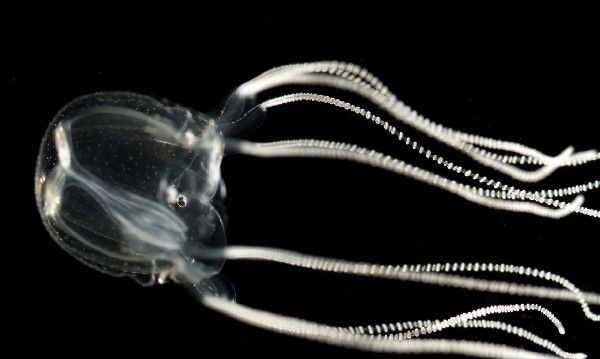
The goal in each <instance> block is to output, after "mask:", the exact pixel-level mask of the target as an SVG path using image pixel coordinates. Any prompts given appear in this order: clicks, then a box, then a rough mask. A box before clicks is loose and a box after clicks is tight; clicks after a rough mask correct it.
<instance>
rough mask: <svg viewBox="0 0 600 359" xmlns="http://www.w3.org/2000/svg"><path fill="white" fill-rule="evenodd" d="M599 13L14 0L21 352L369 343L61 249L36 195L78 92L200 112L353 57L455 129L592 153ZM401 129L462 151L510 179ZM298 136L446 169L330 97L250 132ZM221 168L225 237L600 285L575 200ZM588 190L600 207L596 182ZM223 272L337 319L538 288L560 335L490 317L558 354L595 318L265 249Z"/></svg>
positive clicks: (242, 288) (231, 165)
mask: <svg viewBox="0 0 600 359" xmlns="http://www.w3.org/2000/svg"><path fill="white" fill-rule="evenodd" d="M54 10H56V9H54ZM132 10H133V11H132ZM599 15H600V11H599V8H598V6H597V5H595V6H592V5H590V6H587V5H586V6H584V5H569V7H568V8H567V7H563V6H548V5H544V6H542V5H539V6H534V5H531V6H529V7H527V8H524V7H522V6H520V5H512V6H507V5H501V4H499V3H496V2H478V3H474V4H462V5H456V4H445V5H441V4H431V3H425V4H422V5H419V6H414V5H412V6H409V5H393V4H391V2H381V3H376V2H368V3H364V4H351V3H347V2H341V3H336V4H335V3H334V4H324V3H319V2H289V3H277V2H273V3H271V2H260V3H256V4H246V5H243V6H242V5H239V4H235V3H233V2H232V3H227V4H222V5H218V6H214V5H213V6H210V7H208V6H205V5H203V4H198V5H197V6H195V7H193V8H192V7H175V6H173V7H170V8H166V7H164V6H155V7H149V6H148V5H144V7H140V8H137V9H124V8H123V6H122V5H120V6H117V5H112V4H96V5H95V6H92V5H90V4H86V5H82V6H80V7H79V8H75V7H71V8H68V9H64V11H58V12H50V9H45V8H39V7H35V9H34V8H33V6H32V9H14V10H12V9H10V10H7V12H6V14H5V16H6V17H7V18H9V20H14V21H9V22H5V23H4V25H3V26H4V29H3V30H4V31H3V33H4V36H5V37H6V38H5V40H6V41H5V44H6V47H5V50H6V51H5V53H4V55H3V57H4V58H5V59H8V64H5V65H4V66H3V67H4V69H5V70H6V72H5V77H4V79H3V83H4V85H5V86H7V88H8V96H7V97H5V99H6V104H7V108H8V109H9V111H8V113H7V115H6V117H5V118H4V121H3V122H4V126H5V131H4V133H3V137H4V140H3V147H5V148H4V151H3V154H4V158H5V161H7V166H6V167H5V171H4V172H3V176H2V177H3V178H4V180H8V181H7V183H6V184H5V185H4V186H3V187H4V188H5V190H6V193H5V194H6V198H8V199H9V202H7V203H6V205H7V207H5V208H6V209H7V212H8V213H9V216H8V222H7V223H5V225H4V226H5V228H6V229H7V232H6V235H5V238H4V243H6V244H7V249H6V250H5V252H4V253H5V258H6V259H7V260H8V263H6V264H5V266H6V271H7V273H5V276H6V277H7V278H9V279H10V280H9V283H10V284H9V285H5V289H4V290H6V292H4V290H3V296H6V297H8V298H9V299H11V305H9V306H7V307H5V310H6V313H5V314H4V315H6V316H7V317H10V318H11V319H10V320H9V322H8V323H9V324H10V327H11V328H13V329H12V330H11V334H10V336H11V337H14V340H12V338H11V342H12V343H19V348H20V350H21V351H23V352H28V351H31V350H35V349H40V348H41V349H43V350H45V351H47V352H48V353H54V352H57V353H58V352H60V353H77V354H80V355H87V354H96V353H97V352H100V351H101V352H105V351H106V352H107V353H108V354H114V355H120V354H121V353H130V354H135V355H137V354H140V355H142V354H149V353H156V352H158V351H159V350H163V351H164V352H165V353H169V355H170V357H177V358H179V357H183V356H184V355H185V356H186V357H192V356H193V357H203V358H208V357H219V358H221V357H222V358H224V357H240V356H254V355H257V356H259V357H262V356H269V357H270V356H279V357H288V356H292V355H303V356H306V355H319V356H321V355H328V356H338V355H344V356H346V357H363V358H364V357H375V356H376V355H374V354H372V353H360V352H354V351H350V350H345V349H338V348H333V347H328V346H325V345H321V344H316V343H311V342H307V341H304V340H299V339H293V338H288V337H284V336H280V335H276V334H272V333H269V332H265V331H262V330H258V329H255V328H252V327H249V326H247V325H244V324H240V323H238V322H236V321H234V320H231V319H228V318H225V317H223V316H221V315H219V314H216V313H213V312H211V311H210V310H207V309H205V308H204V307H202V306H201V305H200V304H199V303H197V302H196V301H195V299H194V298H192V297H191V296H189V295H188V294H187V293H186V292H185V291H184V290H182V289H181V288H178V287H177V286H176V285H172V284H171V285H166V286H158V287H152V288H143V287H141V286H139V285H137V284H136V283H134V282H133V281H131V280H127V279H117V278H112V277H109V276H105V275H103V274H101V273H98V272H95V271H93V270H91V269H89V268H87V267H85V266H83V265H81V264H80V263H78V262H77V261H76V260H75V259H73V258H71V257H69V256H68V254H66V253H64V252H63V251H61V249H60V248H59V247H58V246H57V245H55V243H54V242H53V241H52V240H51V238H50V237H49V236H48V235H47V233H46V232H45V230H44V228H43V226H42V223H41V221H40V219H39V216H38V213H37V210H36V208H35V202H34V196H33V190H32V189H33V172H34V165H35V157H36V155H37V150H38V145H39V142H40V139H41V137H42V135H43V132H44V130H45V128H46V126H47V124H48V123H49V122H50V121H51V119H52V117H53V115H54V114H55V113H56V112H57V111H58V110H59V109H60V108H61V107H62V106H63V105H64V104H66V103H67V102H68V101H70V100H71V99H73V98H75V97H77V96H80V95H82V94H85V93H89V92H94V91H101V90H130V91H136V92H140V93H144V94H148V95H153V96H157V97H165V98H168V99H170V100H173V101H176V102H179V103H181V104H183V105H186V106H190V107H193V108H196V109H198V110H201V111H206V112H209V111H212V110H214V109H215V107H216V106H217V104H218V103H220V102H221V101H222V100H223V99H224V97H225V96H226V95H227V94H228V92H229V91H231V90H232V89H233V88H234V87H235V86H236V85H238V84H240V83H241V82H243V81H245V80H247V79H249V78H251V77H252V76H255V75H257V74H259V73H260V72H262V71H264V70H267V69H269V68H271V67H273V66H277V65H282V64H287V63H295V62H303V61H312V60H330V59H336V60H343V61H348V62H354V63H356V64H359V65H361V66H363V67H366V68H367V69H369V70H371V71H372V72H374V73H375V74H376V75H377V76H379V77H380V78H381V79H382V80H383V81H384V82H385V83H386V84H387V85H388V86H389V88H390V89H392V91H394V92H395V93H396V94H397V95H398V97H399V98H400V99H402V100H403V101H405V102H406V103H407V104H408V105H410V106H412V107H413V108H415V109H416V110H417V111H419V112H420V113H422V114H423V115H425V116H426V117H429V118H431V119H433V120H434V121H437V122H439V123H442V124H445V125H448V126H450V127H454V128H457V129H461V130H465V131H468V132H474V133H481V134H484V135H490V136H493V137H499V138H504V139H510V140H515V141H520V142H523V143H526V144H529V145H531V146H533V147H536V148H539V149H541V150H542V151H544V152H546V153H550V154H555V153H558V152H560V151H562V150H563V149H564V148H565V147H566V146H567V145H574V146H575V147H576V149H579V150H585V149H589V148H594V147H595V148H598V147H600V146H599V145H600V141H599V136H598V132H596V131H597V129H595V128H594V127H596V123H597V122H598V117H599V114H598V106H597V104H598V95H599V94H600V70H599V68H598V64H599V63H600V61H599V60H600V57H599V56H598V55H597V53H596V51H595V50H596V49H595V48H596V47H597V46H598V43H599V41H598V40H599V39H598V37H599V35H600V32H599V30H600V25H599V22H598V18H599ZM350 99H352V98H350ZM357 102H358V103H360V104H363V105H364V102H361V101H360V100H357ZM406 132H407V133H409V134H413V133H412V132H410V130H406ZM414 136H415V138H417V139H422V140H424V141H423V143H426V144H432V147H433V148H436V149H438V150H439V151H442V153H446V154H447V157H449V158H451V159H453V160H455V161H457V162H458V161H461V162H462V163H464V164H465V165H467V166H471V167H473V168H474V169H479V170H482V172H483V173H485V174H489V175H492V176H494V177H495V178H498V179H500V180H502V181H503V182H506V183H513V181H511V180H510V179H508V178H506V177H504V176H501V175H498V174H495V173H492V172H490V171H489V170H486V169H481V168H480V167H478V166H476V165H474V164H473V163H472V162H471V161H469V160H468V159H466V158H464V157H463V156H461V155H459V154H458V153H456V152H454V151H452V150H450V149H448V148H445V147H443V146H439V145H437V147H436V144H435V143H433V141H429V140H428V139H427V138H423V137H422V136H419V135H418V134H414ZM301 137H314V138H323V139H335V140H344V141H348V142H354V143H358V144H361V145H364V146H367V147H371V148H375V149H378V150H382V151H386V152H389V153H391V154H393V155H395V156H396V157H399V158H401V159H403V160H406V161H409V162H412V163H416V164H422V165H423V166H425V167H426V168H429V169H435V170H438V171H441V170H440V169H439V168H435V167H433V166H432V165H431V164H430V163H425V162H422V161H419V160H418V159H417V157H416V156H415V154H414V153H413V152H412V150H408V149H407V148H406V147H405V146H403V145H399V144H398V143H397V142H395V141H394V139H393V138H392V137H391V136H386V134H385V133H384V132H383V131H381V130H380V129H378V128H374V127H373V126H371V125H369V124H368V123H366V122H365V121H364V120H362V119H361V118H358V117H356V116H353V115H351V114H349V113H344V112H342V111H339V110H336V109H330V108H329V107H326V106H323V105H315V104H312V105H311V104H301V105H290V106H289V107H283V108H281V109H275V110H273V111H272V112H270V113H269V115H268V116H267V118H266V120H265V122H264V124H263V126H262V127H261V128H260V129H259V130H258V131H256V132H254V133H252V134H250V135H249V136H248V138H249V139H253V140H259V141H263V140H264V141H267V140H277V139H289V138H301ZM598 174H599V167H598V165H597V164H590V165H587V166H585V167H582V168H577V169H563V170H560V171H559V172H558V173H556V174H555V175H553V176H551V177H550V178H549V179H547V180H545V181H543V182H541V183H539V184H534V185H529V186H528V185H522V187H525V188H547V187H560V186H565V185H571V184H576V183H581V182H584V181H585V182H587V181H589V180H593V179H596V178H597V177H598ZM222 176H223V178H224V180H225V182H226V184H227V189H228V199H227V203H226V205H227V208H228V216H229V225H228V242H229V243H230V244H246V245H268V246H274V247H281V248H288V249H294V250H298V251H303V252H307V253H313V254H319V255H325V256H332V257H339V258H347V259H354V260H365V261H373V262H379V263H409V264H412V263H415V264H417V263H427V262H436V261H444V262H445V261H486V262H488V261H491V262H507V263H515V264H522V265H530V266H535V267H539V268H542V269H546V270H550V271H553V272H555V273H559V274H562V275H564V276H565V277H567V278H569V279H571V280H572V281H573V282H574V283H575V284H577V285H579V286H580V287H581V288H582V289H585V290H590V291H600V283H599V280H598V267H597V258H598V254H599V253H598V250H597V249H596V247H597V243H596V242H597V239H598V229H599V227H598V221H597V220H594V219H591V218H588V217H584V216H578V215H574V216H569V217H568V218H565V219H562V220H550V219H543V218H538V217H535V216H532V215H527V214H514V213H508V212H498V211H494V210H490V209H487V208H484V207H480V206H477V205H474V204H472V203H468V202H466V201H464V200H462V199H459V198H457V197H455V196H453V195H450V194H448V193H445V192H443V191H441V190H437V189H434V188H431V187H428V186H426V185H424V184H421V183H418V182H416V181H413V180H410V179H407V178H404V177H400V176H397V175H394V174H389V173H385V172H383V171H380V170H376V169H372V168H367V167H362V166H359V165H356V164H352V163H345V162H335V161H326V160H312V159H271V160H265V159H254V158H249V157H242V156H232V157H228V158H226V159H225V160H224V162H223V165H222ZM15 186H16V189H15ZM586 200H587V202H586V204H587V205H588V206H590V207H592V208H598V207H600V201H599V200H598V196H597V194H594V193H590V194H589V195H587V196H586ZM223 272H224V274H225V275H226V276H227V277H228V278H229V279H230V280H231V281H232V283H233V284H234V285H235V288H236V291H237V299H238V301H239V302H240V303H243V304H248V305H251V306H254V307H259V308H264V309H268V310H272V311H275V312H280V313H285V314H290V315H294V316H301V317H303V318H308V319H311V320H317V321H323V322H328V323H334V324H346V325H351V324H355V323H356V324H368V323H378V322H381V321H398V320H417V319H434V318H444V317H448V316H451V315H454V314H457V313H460V312H463V311H467V310H471V309H475V308H477V307H481V306H485V305H491V304H500V303H505V304H511V303H527V302H537V303H540V304H543V305H544V306H546V307H548V308H549V309H551V310H553V311H554V312H555V313H556V315H557V316H558V317H559V318H560V319H562V320H563V321H564V324H565V326H566V328H567V334H566V335H564V336H562V337H561V336H560V335H558V334H557V333H556V332H554V331H553V330H552V329H553V327H552V326H551V324H550V323H548V322H547V321H545V320H544V319H542V318H541V317H540V316H539V315H537V314H535V313H527V314H516V315H503V316H498V319H499V320H506V321H511V322H514V323H517V324H519V325H522V326H524V327H525V328H528V329H531V330H532V331H534V332H535V333H539V334H540V335H543V336H546V337H548V338H549V339H551V340H553V341H555V342H557V343H558V344H559V346H561V347H563V348H564V349H565V350H570V351H583V352H586V353H588V354H590V355H591V356H592V357H594V354H596V355H598V354H599V353H600V351H599V350H598V348H597V339H598V338H599V337H600V326H599V325H598V323H593V322H591V321H589V320H587V319H586V318H585V317H584V316H583V313H582V312H581V310H580V308H579V306H578V305H577V304H575V303H563V302H553V301H545V300H537V299H531V298H520V297H507V296H500V295H494V294H485V293H471V292H465V291H463V290H452V289H444V288H437V287H430V286H426V285H415V284H408V283H402V282H393V281H385V280H374V279H365V278H350V277H345V276H336V275H331V274H323V273H311V272H307V271H302V270H297V269H290V268H286V267H282V266H278V265H272V264H259V263H248V262H239V263H228V264H227V265H226V267H225V268H224V271H223ZM499 278H501V277H499ZM502 279H511V278H502ZM514 279H515V280H518V279H519V278H514ZM595 309H596V310H598V308H597V307H596V308H595ZM5 325H6V324H5ZM444 336H448V337H457V338H474V339H483V340H493V341H498V342H505V343H511V344H515V345H522V346H523V347H525V348H530V349H535V350H537V348H536V347H534V346H531V345H530V344H528V343H525V342H523V341H519V340H516V339H514V338H512V337H509V336H507V335H504V334H502V333H489V332H483V331H479V332H478V331H475V330H474V331H468V330H463V329H455V330H449V331H447V332H446V333H445V334H444ZM594 339H596V340H594Z"/></svg>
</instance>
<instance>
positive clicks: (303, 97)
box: [240, 92, 600, 199]
mask: <svg viewBox="0 0 600 359" xmlns="http://www.w3.org/2000/svg"><path fill="white" fill-rule="evenodd" d="M299 101H308V102H319V103H323V104H327V105H331V106H335V107H338V108H341V109H345V110H347V111H350V112H353V113H356V114H358V115H360V116H362V117H364V118H366V119H367V120H370V121H372V122H373V123H375V124H376V125H379V126H380V127H381V128H383V129H384V130H386V131H387V132H388V133H390V134H391V135H393V136H395V138H397V140H398V141H399V142H401V143H403V144H405V145H406V146H408V147H409V148H412V149H413V150H415V151H417V152H418V153H419V154H421V155H423V156H425V157H426V158H429V159H431V160H433V162H434V163H436V164H438V165H441V166H443V167H445V168H447V169H449V170H451V171H453V172H456V173H459V174H463V175H465V176H466V177H468V178H471V179H472V180H474V181H478V182H480V183H483V184H485V185H486V186H490V187H494V188H500V187H503V188H502V190H503V191H507V190H508V192H517V193H519V192H521V191H522V190H520V189H516V188H514V187H512V186H511V187H510V188H509V187H508V185H504V184H502V183H501V182H500V181H498V180H494V179H489V178H487V177H486V176H482V175H480V174H479V173H477V172H475V171H472V170H470V169H468V168H466V167H464V166H460V165H458V164H456V163H454V162H449V161H447V160H445V159H444V158H443V157H442V156H440V155H437V154H435V153H433V152H432V151H431V150H429V149H427V148H426V147H424V146H422V145H419V144H418V143H417V141H415V140H414V139H411V138H410V137H408V136H405V135H404V133H403V132H402V131H400V130H398V129H397V128H396V127H395V126H394V125H393V124H391V123H389V122H387V121H385V120H383V119H381V117H379V116H377V115H376V114H374V113H372V112H371V111H369V110H365V109H363V108H361V107H360V106H356V105H353V104H352V103H349V102H346V101H343V100H340V99H337V98H335V97H331V96H327V95H323V94H319V93H306V92H298V93H291V94H287V95H283V96H278V97H274V98H271V99H268V100H266V101H264V102H262V103H261V104H259V105H257V106H256V107H255V108H254V109H253V110H256V109H258V108H262V109H264V110H267V109H269V108H273V107H277V106H281V105H285V104H290V103H294V102H299ZM251 111H252V110H251ZM244 116H245V115H244ZM242 118H243V117H242ZM242 118H241V119H242ZM241 119H240V120H241ZM529 158H532V157H529ZM501 161H502V162H506V161H505V160H501ZM598 188H600V180H595V181H594V182H591V181H590V182H588V183H586V184H580V185H573V186H569V187H565V188H560V189H546V190H540V191H536V192H535V193H534V192H531V191H527V194H528V195H529V196H530V197H534V196H535V197H540V198H541V197H544V198H545V197H562V196H566V195H572V194H580V193H583V192H587V191H591V190H593V189H598ZM540 193H541V194H540ZM546 194H547V195H546ZM513 199H514V198H513Z"/></svg>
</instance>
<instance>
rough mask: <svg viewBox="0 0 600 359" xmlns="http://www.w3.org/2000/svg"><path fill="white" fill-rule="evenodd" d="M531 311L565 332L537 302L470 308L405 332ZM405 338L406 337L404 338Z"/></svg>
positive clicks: (438, 328) (554, 317)
mask: <svg viewBox="0 0 600 359" xmlns="http://www.w3.org/2000/svg"><path fill="white" fill-rule="evenodd" d="M526 311H533V312H538V313H540V314H542V315H543V316H545V317H546V318H547V319H548V320H549V321H550V322H551V323H552V324H553V325H554V326H555V327H556V329H557V330H558V332H559V333H560V334H565V328H564V326H563V324H562V323H561V321H560V320H559V319H558V318H557V317H556V316H555V315H554V314H553V313H552V312H551V311H550V310H548V309H546V308H544V307H542V306H540V305H537V304H529V303H527V304H509V305H492V306H488V307H482V308H478V309H475V310H471V311H468V312H465V313H461V314H458V315H455V316H452V317H450V318H448V319H443V320H440V321H436V323H435V324H432V325H424V326H419V327H418V328H415V329H414V331H413V332H407V333H405V334H406V337H410V336H411V335H412V336H415V335H416V336H418V335H419V333H421V332H423V333H434V332H439V331H442V330H444V329H448V328H451V327H454V326H456V325H458V324H459V323H465V322H468V321H470V320H474V319H477V318H482V317H487V316H490V315H493V314H499V313H517V312H526ZM368 333H369V334H373V333H372V329H368ZM405 339H406V338H405Z"/></svg>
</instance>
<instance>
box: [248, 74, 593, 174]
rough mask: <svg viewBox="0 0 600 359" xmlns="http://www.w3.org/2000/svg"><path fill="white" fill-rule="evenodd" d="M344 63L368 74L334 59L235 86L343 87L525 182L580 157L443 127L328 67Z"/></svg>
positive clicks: (252, 90)
mask: <svg viewBox="0 0 600 359" xmlns="http://www.w3.org/2000/svg"><path fill="white" fill-rule="evenodd" d="M328 66H329V67H328ZM344 66H349V67H350V68H351V69H353V70H354V72H355V73H359V74H361V73H363V72H365V73H366V74H369V73H368V72H366V71H363V69H360V67H358V66H356V65H351V64H349V65H347V64H343V63H338V62H324V63H323V62H321V63H308V64H299V65H291V66H287V67H283V68H280V69H278V70H277V69H276V70H275V71H268V72H267V73H266V74H263V75H259V76H258V77H256V78H254V79H252V80H250V81H248V82H246V83H244V84H242V85H241V86H240V87H239V88H238V93H239V95H240V96H242V97H244V96H247V97H253V96H255V95H256V94H257V93H260V92H262V91H264V90H266V89H269V88H273V87H277V86H283V85H291V84H305V85H323V86H328V87H334V88H339V89H343V90H347V91H350V92H353V93H355V94H358V95H361V96H363V97H365V98H367V99H369V100H371V101H372V102H373V103H375V104H377V105H378V106H380V107H381V108H383V109H385V110H386V111H388V112H389V113H390V114H392V115H393V116H394V117H395V118H396V119H397V120H400V121H401V122H404V123H406V124H408V125H411V126H413V127H414V128H416V129H418V130H420V131H421V132H423V133H426V134H427V135H429V136H431V137H433V138H436V139H437V140H439V141H441V142H443V143H446V144H447V145H449V146H451V147H454V148H456V149H458V150H460V151H461V152H463V153H465V154H467V155H468V156H470V157H472V158H473V159H475V160H477V161H478V162H480V163H482V164H484V165H487V166H490V167H492V168H495V169H497V170H499V171H501V172H503V173H506V174H508V175H510V176H512V177H513V178H516V179H519V180H522V181H526V182H535V181H538V180H540V179H542V178H544V177H546V176H548V175H549V174H551V173H552V172H553V171H554V170H555V169H557V168H559V167H562V166H564V165H566V164H568V163H571V162H572V158H575V157H576V158H580V157H581V156H582V154H580V153H579V154H571V153H570V152H571V150H570V149H569V148H567V149H566V150H565V151H563V153H561V154H559V155H558V156H548V155H545V154H543V153H541V152H540V151H538V150H535V149H532V148H529V147H527V146H524V145H522V144H519V143H516V142H509V141H501V140H496V139H493V138H487V137H482V136H478V135H473V134H468V133H462V132H460V131H455V130H452V129H450V128H445V127H443V126H441V125H439V124H437V123H434V122H432V121H430V120H428V119H426V118H424V117H423V116H421V115H418V114H417V113H416V112H415V111H413V110H411V109H410V107H408V106H406V105H405V104H404V103H402V102H401V101H399V100H398V99H397V98H396V97H395V96H394V95H393V94H392V93H389V92H387V88H386V87H384V86H383V88H385V90H386V91H385V93H384V92H382V91H380V90H377V89H375V88H373V86H372V85H371V84H369V83H365V81H364V80H362V78H361V77H355V78H352V79H350V78H348V76H343V75H342V76H340V75H338V74H337V72H336V71H334V70H331V69H335V68H336V67H337V68H340V67H342V68H343V67H344ZM344 73H348V71H345V72H344ZM369 75H370V74H369ZM377 81H378V80H377ZM473 143H477V144H479V145H480V146H487V147H491V148H494V149H500V150H504V151H509V152H514V153H519V154H522V155H527V156H531V157H534V158H537V159H539V162H541V163H542V164H543V166H542V167H541V168H540V169H538V170H533V171H525V170H522V169H520V168H518V167H516V166H512V165H508V164H506V163H502V162H500V161H497V160H495V159H492V158H493V157H494V156H493V155H492V154H490V153H487V152H482V151H479V150H477V148H476V146H474V145H473ZM584 154H585V157H590V156H592V155H593V154H597V152H596V151H586V152H584Z"/></svg>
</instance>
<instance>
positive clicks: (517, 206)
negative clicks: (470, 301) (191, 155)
mask: <svg viewBox="0 0 600 359" xmlns="http://www.w3.org/2000/svg"><path fill="white" fill-rule="evenodd" d="M228 146H230V147H232V146H233V147H236V148H237V150H238V151H240V152H241V153H243V154H247V155H252V156H262V157H283V156H285V157H316V158H333V159H344V160H350V161H354V162H358V163H362V164H367V165H371V166H373V167H377V168H381V169H384V170H388V171H391V172H394V173H398V174H402V175H406V176H408V177H411V178H414V179H416V180H419V181H421V182H425V183H427V184H430V185H433V186H435V187H438V188H441V189H445V190H446V191H448V192H451V193H454V194H456V195H458V196H460V197H462V198H464V199H466V200H468V201H471V202H474V203H477V204H480V205H483V206H486V207H489V208H494V209H502V210H508V211H513V212H523V213H531V214H536V215H538V216H542V217H548V218H561V217H564V216H566V215H568V214H571V213H573V212H574V211H575V210H576V209H577V208H579V207H580V206H581V205H582V203H583V196H577V197H576V198H575V199H574V200H573V201H572V202H571V203H569V204H567V205H565V206H564V207H562V208H557V209H550V208H548V207H545V206H543V205H539V204H537V203H533V202H524V201H517V200H507V199H501V198H492V197H491V196H485V195H484V190H483V189H481V188H477V187H472V186H469V185H465V184H463V183H459V182H456V181H454V180H449V179H447V178H445V177H442V176H440V175H437V174H434V173H431V172H429V171H426V170H424V169H422V168H419V167H416V166H412V165H409V164H407V163H405V162H403V161H400V160H398V159H395V158H392V157H390V156H384V155H383V154H382V153H379V152H376V151H373V150H367V149H365V148H360V147H358V146H356V145H350V144H346V143H339V142H331V141H319V140H295V141H281V142H275V143H252V142H246V141H235V142H232V141H230V142H229V143H228Z"/></svg>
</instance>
